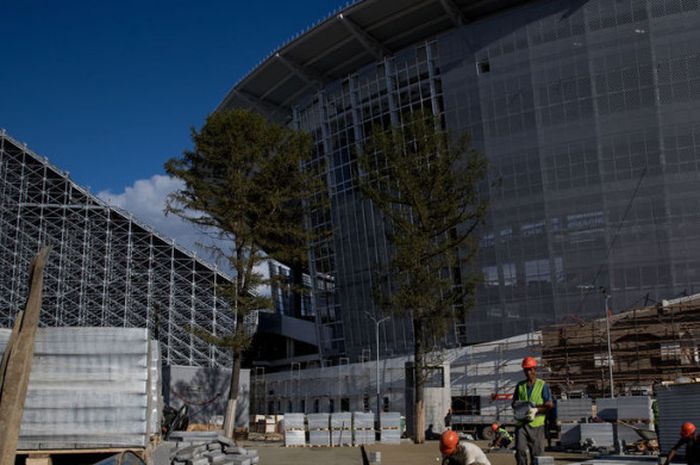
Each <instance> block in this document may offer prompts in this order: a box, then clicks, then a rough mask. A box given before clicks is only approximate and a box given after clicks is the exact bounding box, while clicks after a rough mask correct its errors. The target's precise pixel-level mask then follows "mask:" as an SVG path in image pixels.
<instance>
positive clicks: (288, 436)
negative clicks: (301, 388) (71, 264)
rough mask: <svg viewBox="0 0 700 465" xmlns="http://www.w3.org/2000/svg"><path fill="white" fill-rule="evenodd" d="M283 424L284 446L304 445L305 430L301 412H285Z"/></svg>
mask: <svg viewBox="0 0 700 465" xmlns="http://www.w3.org/2000/svg"><path fill="white" fill-rule="evenodd" d="M283 425H284V445H285V446H286V447H295V446H296V447H298V446H305V445H306V432H305V430H304V414H303V413H285V414H284V420H283Z"/></svg>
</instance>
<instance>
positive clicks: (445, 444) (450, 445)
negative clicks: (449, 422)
mask: <svg viewBox="0 0 700 465" xmlns="http://www.w3.org/2000/svg"><path fill="white" fill-rule="evenodd" d="M457 444H459V435H457V433H456V432H455V431H452V430H449V431H445V432H444V433H442V436H440V452H442V454H443V455H452V454H454V452H455V450H457Z"/></svg>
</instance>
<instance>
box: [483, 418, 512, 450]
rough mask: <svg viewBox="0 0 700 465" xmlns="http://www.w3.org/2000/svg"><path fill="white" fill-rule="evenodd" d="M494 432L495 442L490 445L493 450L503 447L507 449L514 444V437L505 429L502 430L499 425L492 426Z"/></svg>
mask: <svg viewBox="0 0 700 465" xmlns="http://www.w3.org/2000/svg"><path fill="white" fill-rule="evenodd" d="M491 431H493V434H494V436H493V441H491V444H489V447H491V448H497V447H503V448H507V447H508V446H509V445H510V444H511V443H512V442H513V436H511V435H510V433H509V432H508V431H506V429H505V428H502V427H501V426H500V425H499V424H498V423H494V424H492V425H491Z"/></svg>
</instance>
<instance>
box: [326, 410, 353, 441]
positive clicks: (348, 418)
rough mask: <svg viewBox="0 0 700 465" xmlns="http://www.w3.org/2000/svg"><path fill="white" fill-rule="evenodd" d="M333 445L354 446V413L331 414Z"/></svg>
mask: <svg viewBox="0 0 700 465" xmlns="http://www.w3.org/2000/svg"><path fill="white" fill-rule="evenodd" d="M331 445H333V446H352V413H350V412H337V413H332V414H331Z"/></svg>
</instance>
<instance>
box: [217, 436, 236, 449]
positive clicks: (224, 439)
mask: <svg viewBox="0 0 700 465" xmlns="http://www.w3.org/2000/svg"><path fill="white" fill-rule="evenodd" d="M216 440H217V441H219V443H220V444H222V445H224V446H231V447H235V446H236V443H235V442H234V441H233V439H230V438H227V437H226V436H222V435H218V436H217V437H216Z"/></svg>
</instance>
